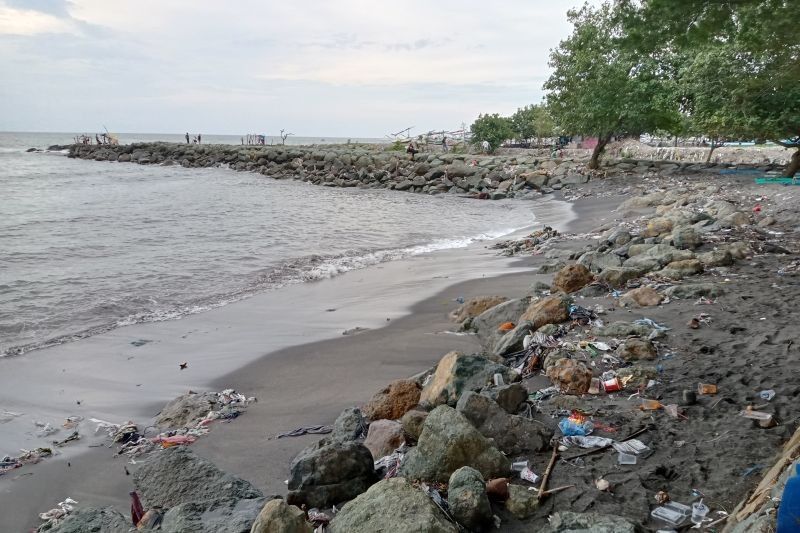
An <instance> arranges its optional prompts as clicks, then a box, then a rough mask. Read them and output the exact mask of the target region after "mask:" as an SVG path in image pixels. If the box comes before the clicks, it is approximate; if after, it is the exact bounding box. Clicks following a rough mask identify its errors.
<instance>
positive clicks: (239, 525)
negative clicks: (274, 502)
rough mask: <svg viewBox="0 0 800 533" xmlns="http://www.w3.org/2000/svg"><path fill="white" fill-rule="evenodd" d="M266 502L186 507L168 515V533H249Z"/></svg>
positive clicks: (222, 502) (163, 527) (165, 524)
mask: <svg viewBox="0 0 800 533" xmlns="http://www.w3.org/2000/svg"><path fill="white" fill-rule="evenodd" d="M263 505H264V499H263V498H255V499H248V500H233V499H230V498H226V499H222V500H214V501H210V502H192V503H182V504H180V505H176V506H175V507H173V508H171V509H169V510H168V511H167V512H166V513H165V514H164V521H163V522H162V525H161V531H164V532H166V533H188V532H191V533H249V531H250V528H251V526H252V525H253V521H254V520H255V519H256V517H257V516H258V512H259V511H260V510H261V508H262V507H263Z"/></svg>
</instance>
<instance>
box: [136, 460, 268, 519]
mask: <svg viewBox="0 0 800 533" xmlns="http://www.w3.org/2000/svg"><path fill="white" fill-rule="evenodd" d="M133 483H134V485H135V487H136V490H137V491H138V492H139V497H140V498H141V500H142V505H143V506H144V507H145V509H149V508H150V507H153V506H155V505H157V506H160V507H163V508H170V507H175V506H176V505H180V504H182V503H192V502H195V503H200V502H210V501H215V500H221V499H227V498H231V499H235V500H246V499H253V498H261V497H263V494H261V491H259V490H258V489H256V488H255V487H254V486H253V485H251V484H250V483H249V482H247V481H245V480H243V479H241V478H238V477H236V476H232V475H231V474H228V473H226V472H223V471H222V470H220V469H219V468H217V467H216V466H215V465H214V464H213V463H211V462H210V461H208V460H206V459H203V458H202V457H198V456H197V455H195V454H194V453H192V451H191V450H189V449H188V448H186V447H184V446H175V447H172V448H167V449H165V450H161V451H158V452H156V453H153V454H152V455H150V456H149V457H148V459H147V461H145V463H144V464H143V465H142V466H141V467H140V468H139V469H138V470H137V471H136V472H135V473H134V474H133Z"/></svg>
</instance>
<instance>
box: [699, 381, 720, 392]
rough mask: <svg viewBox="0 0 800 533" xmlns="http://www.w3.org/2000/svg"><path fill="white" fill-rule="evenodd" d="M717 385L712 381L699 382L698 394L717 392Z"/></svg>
mask: <svg viewBox="0 0 800 533" xmlns="http://www.w3.org/2000/svg"><path fill="white" fill-rule="evenodd" d="M716 393H717V386H716V385H714V384H711V383H698V384H697V394H716Z"/></svg>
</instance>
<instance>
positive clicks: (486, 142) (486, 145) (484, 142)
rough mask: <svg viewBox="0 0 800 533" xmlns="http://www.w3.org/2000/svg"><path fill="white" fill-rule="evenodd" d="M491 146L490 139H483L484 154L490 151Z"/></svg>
mask: <svg viewBox="0 0 800 533" xmlns="http://www.w3.org/2000/svg"><path fill="white" fill-rule="evenodd" d="M489 148H491V146H489V141H481V150H483V153H484V154H488V153H489Z"/></svg>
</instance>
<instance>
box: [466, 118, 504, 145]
mask: <svg viewBox="0 0 800 533" xmlns="http://www.w3.org/2000/svg"><path fill="white" fill-rule="evenodd" d="M469 131H470V132H471V133H472V141H473V142H476V143H481V142H483V141H486V142H488V143H489V149H490V151H492V152H494V151H495V150H497V148H498V147H500V145H501V144H503V142H505V141H506V140H507V139H510V138H512V137H513V136H514V128H513V127H512V125H511V120H509V119H508V118H506V117H501V116H500V115H498V114H497V113H495V114H493V115H489V114H486V115H478V118H477V120H475V122H473V123H472V126H470V127H469Z"/></svg>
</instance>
